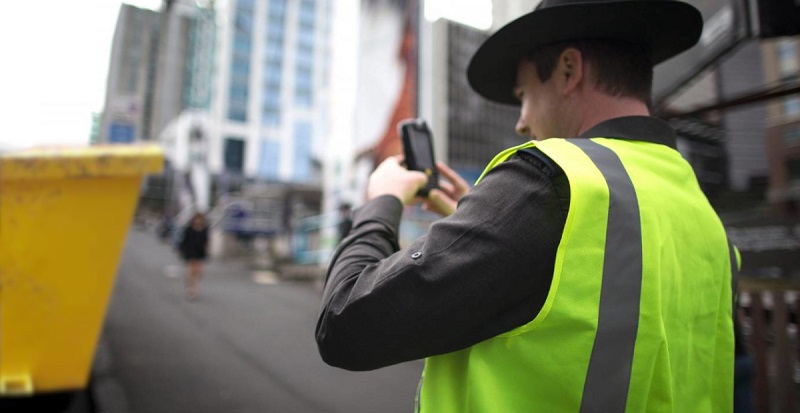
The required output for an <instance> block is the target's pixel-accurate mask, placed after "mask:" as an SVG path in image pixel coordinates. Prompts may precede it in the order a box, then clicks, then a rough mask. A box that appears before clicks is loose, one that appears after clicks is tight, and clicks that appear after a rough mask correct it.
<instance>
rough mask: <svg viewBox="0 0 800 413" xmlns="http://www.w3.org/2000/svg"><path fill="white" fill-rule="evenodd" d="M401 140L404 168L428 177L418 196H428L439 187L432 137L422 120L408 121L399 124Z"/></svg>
mask: <svg viewBox="0 0 800 413" xmlns="http://www.w3.org/2000/svg"><path fill="white" fill-rule="evenodd" d="M398 128H399V129H400V136H401V137H402V139H403V153H404V155H405V158H406V168H408V169H409V170H414V171H420V172H423V173H425V175H427V176H428V183H426V184H425V186H424V187H422V188H421V189H420V190H419V195H420V196H428V192H430V190H431V189H434V188H438V187H439V172H438V171H437V170H436V158H435V157H434V154H433V136H432V134H431V131H430V129H428V125H427V123H425V121H424V120H422V119H408V120H404V121H402V122H400V123H399V125H398Z"/></svg>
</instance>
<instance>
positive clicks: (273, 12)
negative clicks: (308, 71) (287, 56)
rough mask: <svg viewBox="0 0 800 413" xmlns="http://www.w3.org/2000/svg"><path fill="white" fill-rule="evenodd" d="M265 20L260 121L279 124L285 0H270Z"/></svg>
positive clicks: (274, 124)
mask: <svg viewBox="0 0 800 413" xmlns="http://www.w3.org/2000/svg"><path fill="white" fill-rule="evenodd" d="M266 20H267V30H266V36H265V39H264V40H265V42H264V74H263V78H262V92H261V94H262V96H263V98H262V102H261V103H262V105H261V122H262V124H264V125H266V126H279V125H280V119H281V104H280V96H281V85H282V80H283V61H284V41H285V32H286V0H270V1H269V6H268V8H267V19H266Z"/></svg>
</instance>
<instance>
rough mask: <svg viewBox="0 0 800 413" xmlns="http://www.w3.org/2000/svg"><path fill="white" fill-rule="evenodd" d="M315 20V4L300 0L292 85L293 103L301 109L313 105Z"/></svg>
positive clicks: (312, 1) (308, 0) (311, 1)
mask: <svg viewBox="0 0 800 413" xmlns="http://www.w3.org/2000/svg"><path fill="white" fill-rule="evenodd" d="M315 20H316V2H315V1H314V0H302V1H301V2H300V9H299V12H298V26H297V30H298V31H297V52H296V55H295V85H294V101H295V104H296V105H298V106H301V107H310V106H311V105H312V104H313V90H314V88H313V82H314V76H313V73H314V71H313V65H314V39H315V35H316V33H315V30H316V29H315V26H316V22H315Z"/></svg>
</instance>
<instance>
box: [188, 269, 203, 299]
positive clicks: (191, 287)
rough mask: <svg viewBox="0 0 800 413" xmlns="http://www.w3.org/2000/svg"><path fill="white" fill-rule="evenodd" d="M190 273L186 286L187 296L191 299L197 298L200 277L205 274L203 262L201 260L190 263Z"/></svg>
mask: <svg viewBox="0 0 800 413" xmlns="http://www.w3.org/2000/svg"><path fill="white" fill-rule="evenodd" d="M188 265H189V273H188V279H187V284H186V294H187V295H188V296H189V298H195V297H197V284H198V283H199V282H200V276H201V275H202V272H203V262H202V261H200V260H190V261H189V264H188Z"/></svg>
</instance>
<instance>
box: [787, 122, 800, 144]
mask: <svg viewBox="0 0 800 413" xmlns="http://www.w3.org/2000/svg"><path fill="white" fill-rule="evenodd" d="M783 139H784V140H785V141H787V142H800V125H787V126H786V129H784V131H783Z"/></svg>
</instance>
